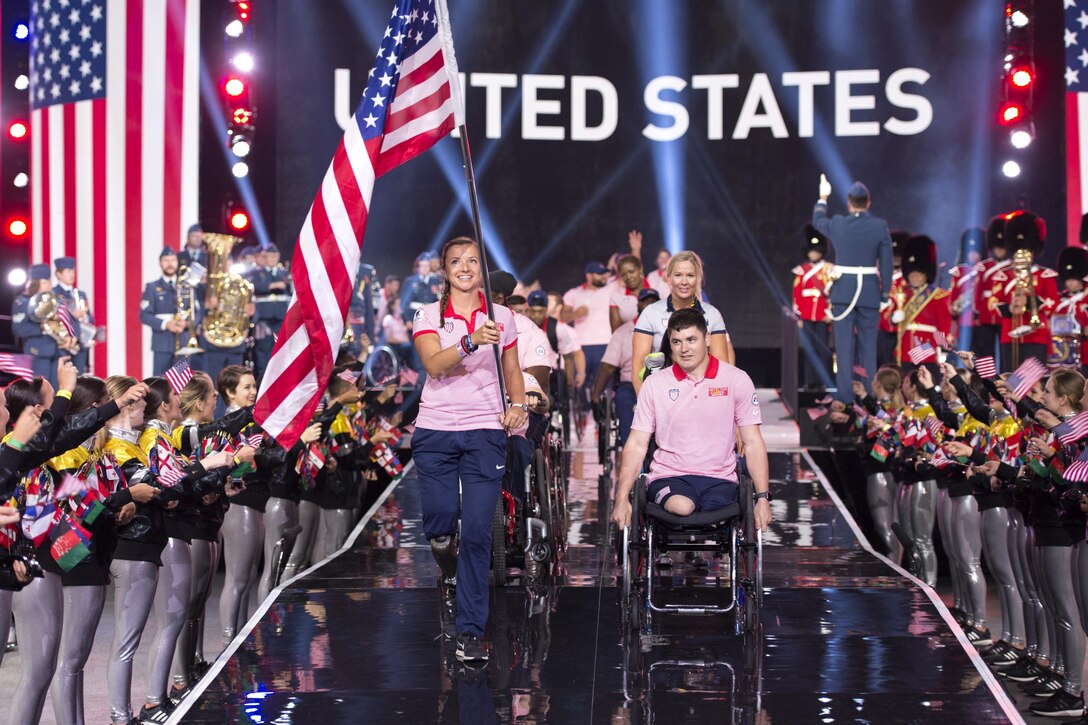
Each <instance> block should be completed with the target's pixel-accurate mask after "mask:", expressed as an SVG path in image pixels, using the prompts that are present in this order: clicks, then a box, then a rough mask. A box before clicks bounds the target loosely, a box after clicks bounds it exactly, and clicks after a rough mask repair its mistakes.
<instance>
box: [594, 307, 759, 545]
mask: <svg viewBox="0 0 1088 725" xmlns="http://www.w3.org/2000/svg"><path fill="white" fill-rule="evenodd" d="M665 339H666V340H667V341H668V344H669V348H670V351H671V354H672V359H673V365H672V367H670V368H666V369H664V370H661V371H659V372H657V373H656V374H654V375H651V376H649V377H648V378H646V381H645V382H644V383H643V385H642V390H641V391H639V395H638V404H637V406H636V408H635V418H634V421H633V422H632V424H631V435H630V437H629V438H628V439H627V445H626V446H624V449H623V458H622V461H621V464H620V472H619V481H618V485H617V490H616V500H615V502H614V504H613V508H612V520H613V521H614V522H615V523H616V524H617V525H618V526H620V527H627V526H629V525H630V523H631V501H630V500H629V498H630V493H631V490H632V489H633V488H634V485H635V482H636V480H637V479H638V477H639V473H640V472H641V469H642V464H643V461H644V460H645V458H646V451H647V449H648V446H649V443H650V436H651V434H652V435H654V436H655V439H656V443H657V449H656V450H655V451H654V454H653V460H652V462H651V464H650V471H649V473H648V474H647V476H646V481H647V484H646V485H647V492H646V494H647V495H646V499H647V500H648V501H653V502H656V503H657V504H658V505H660V506H661V507H663V508H664V509H665V510H666V511H668V512H670V513H672V514H674V515H677V516H690V515H691V514H693V513H696V512H702V511H712V510H714V509H718V508H722V507H725V506H728V505H730V504H732V503H736V501H737V483H736V481H737V471H736V469H737V454H736V437H737V436H738V435H739V437H740V440H741V442H742V443H743V444H744V453H745V461H746V463H747V467H748V473H749V475H750V476H751V478H752V483H753V485H754V487H755V493H754V498H755V499H756V500H755V509H754V514H755V524H756V525H757V526H758V527H759V528H760V529H761V530H763V531H766V530H767V526H768V525H769V524H770V522H771V507H770V503H769V501H770V493H769V491H768V464H767V447H766V445H765V444H764V442H763V435H762V434H761V433H760V424H761V423H762V418H761V415H760V409H759V400H758V398H757V397H756V392H755V386H754V385H753V384H752V379H751V378H750V377H748V374H747V373H745V372H744V371H743V370H741V369H740V368H737V367H735V366H733V365H730V364H729V363H726V362H723V361H721V360H718V359H717V358H715V357H713V356H711V355H710V336H709V335H708V334H707V325H706V319H705V318H704V317H703V315H702V314H701V313H700V312H698V311H696V310H694V309H683V310H678V311H677V312H674V313H673V314H672V317H671V318H670V319H669V324H668V327H667V328H666V330H665Z"/></svg>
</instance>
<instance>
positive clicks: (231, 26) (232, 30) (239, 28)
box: [223, 20, 246, 38]
mask: <svg viewBox="0 0 1088 725" xmlns="http://www.w3.org/2000/svg"><path fill="white" fill-rule="evenodd" d="M245 29H246V26H245V25H243V24H242V21H241V20H231V21H230V22H229V23H227V27H226V28H224V29H223V31H224V32H225V33H226V34H227V35H229V36H230V37H232V38H239V37H241V36H242V33H243V32H244V31H245Z"/></svg>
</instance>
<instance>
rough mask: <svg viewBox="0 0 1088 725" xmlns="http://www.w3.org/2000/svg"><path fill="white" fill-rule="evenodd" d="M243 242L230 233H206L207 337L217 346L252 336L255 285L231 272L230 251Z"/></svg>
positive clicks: (225, 346)
mask: <svg viewBox="0 0 1088 725" xmlns="http://www.w3.org/2000/svg"><path fill="white" fill-rule="evenodd" d="M239 241H241V239H239V238H238V237H234V236H231V235H229V234H205V235H204V243H205V244H206V245H207V247H208V290H207V293H206V295H205V297H204V303H205V305H206V306H207V314H206V315H205V316H204V339H206V340H207V341H208V342H209V343H211V344H212V345H215V346H216V347H223V348H231V347H237V346H238V345H241V344H242V343H244V342H245V341H246V338H247V337H248V336H249V325H250V317H251V315H247V314H246V306H247V305H249V302H250V300H251V299H252V298H253V285H252V284H250V283H249V282H248V281H247V280H246V279H245V278H244V277H242V276H241V275H239V274H234V273H232V272H230V271H229V264H230V250H231V249H232V248H233V247H234V245H235V244H236V243H237V242H239Z"/></svg>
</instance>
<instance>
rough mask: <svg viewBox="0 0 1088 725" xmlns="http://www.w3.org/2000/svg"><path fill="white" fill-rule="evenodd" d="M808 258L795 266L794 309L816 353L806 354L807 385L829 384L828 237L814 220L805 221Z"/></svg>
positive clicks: (806, 254)
mask: <svg viewBox="0 0 1088 725" xmlns="http://www.w3.org/2000/svg"><path fill="white" fill-rule="evenodd" d="M803 233H804V235H805V241H804V254H805V262H804V263H803V264H799V265H797V266H796V267H794V268H793V313H794V314H795V315H797V320H798V322H799V323H800V325H801V334H802V335H804V336H805V338H807V341H808V344H807V345H806V346H805V348H806V349H809V348H811V353H812V355H814V357H810V356H809V355H807V354H806V355H803V356H802V359H803V360H804V364H803V366H802V367H803V369H804V377H803V378H802V380H803V382H804V385H805V387H806V388H810V387H812V386H814V385H821V384H824V385H826V384H827V383H826V382H825V381H824V380H823V376H822V375H821V374H820V372H819V371H820V370H825V371H826V373H825V374H826V375H827V382H830V380H831V378H830V375H831V347H830V341H829V335H828V333H829V332H830V324H829V323H830V320H831V314H830V307H829V304H828V301H827V270H828V267H829V265H828V263H827V260H825V259H824V255H826V254H827V238H826V237H824V235H823V234H820V233H819V232H818V231H816V229H815V228H813V226H812V225H811V224H806V225H805V228H804V230H803Z"/></svg>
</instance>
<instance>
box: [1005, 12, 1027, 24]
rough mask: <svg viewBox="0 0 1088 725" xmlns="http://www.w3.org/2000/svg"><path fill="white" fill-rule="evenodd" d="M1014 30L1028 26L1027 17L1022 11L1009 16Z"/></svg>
mask: <svg viewBox="0 0 1088 725" xmlns="http://www.w3.org/2000/svg"><path fill="white" fill-rule="evenodd" d="M1009 20H1011V21H1012V26H1013V27H1014V28H1023V27H1025V26H1026V25H1027V24H1028V22H1029V21H1028V16H1027V14H1026V13H1025V12H1024V11H1023V10H1016V11H1014V12H1013V13H1012V15H1010V16H1009Z"/></svg>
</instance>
